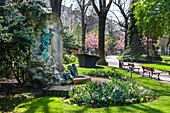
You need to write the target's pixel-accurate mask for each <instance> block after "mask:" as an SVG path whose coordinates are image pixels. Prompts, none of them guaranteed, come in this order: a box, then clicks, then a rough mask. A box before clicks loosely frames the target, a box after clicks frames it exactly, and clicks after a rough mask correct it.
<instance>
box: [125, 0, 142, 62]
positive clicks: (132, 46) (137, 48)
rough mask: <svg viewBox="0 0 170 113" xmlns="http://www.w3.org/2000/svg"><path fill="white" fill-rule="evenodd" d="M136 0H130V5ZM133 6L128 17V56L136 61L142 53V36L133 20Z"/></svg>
mask: <svg viewBox="0 0 170 113" xmlns="http://www.w3.org/2000/svg"><path fill="white" fill-rule="evenodd" d="M136 1H137V0H132V4H133V3H135V2H136ZM134 8H135V7H134V6H133V7H132V8H131V10H130V15H129V18H130V19H129V21H130V22H129V28H128V47H129V48H128V49H129V50H127V51H129V53H128V54H130V55H131V56H133V57H135V58H136V59H137V58H138V57H139V56H140V55H142V54H143V53H144V48H143V46H142V45H143V44H142V42H141V41H142V34H141V33H140V32H139V31H138V29H137V26H136V25H135V24H136V19H135V18H134V14H133V12H134Z"/></svg>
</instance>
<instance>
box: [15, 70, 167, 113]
mask: <svg viewBox="0 0 170 113" xmlns="http://www.w3.org/2000/svg"><path fill="white" fill-rule="evenodd" d="M100 69H101V70H106V71H107V70H111V69H114V70H115V71H117V72H118V73H121V74H123V75H127V76H130V73H129V72H126V71H124V70H121V69H118V68H113V67H102V68H100ZM78 70H79V73H82V72H84V71H89V70H95V68H79V67H78ZM132 77H133V78H134V79H135V80H136V81H137V82H138V83H139V84H140V85H143V86H144V87H146V88H150V89H152V90H154V91H155V92H156V93H157V94H158V95H159V98H157V99H156V100H154V101H152V102H147V103H140V104H131V105H127V106H110V107H103V108H95V109H93V108H86V107H80V106H76V105H70V104H67V103H63V102H62V100H63V98H59V97H41V98H37V99H34V100H32V101H29V102H26V103H22V104H20V105H19V106H17V107H16V108H15V109H14V111H13V112H14V113H18V112H20V113H22V112H24V113H169V112H170V107H169V106H170V90H169V89H170V85H169V84H165V83H161V82H159V81H157V80H154V79H149V78H144V77H141V76H139V75H136V74H133V75H132Z"/></svg>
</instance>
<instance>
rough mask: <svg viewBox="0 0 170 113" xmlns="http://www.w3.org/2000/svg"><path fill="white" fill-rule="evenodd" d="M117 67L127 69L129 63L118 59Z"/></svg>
mask: <svg viewBox="0 0 170 113" xmlns="http://www.w3.org/2000/svg"><path fill="white" fill-rule="evenodd" d="M119 68H122V69H125V70H129V65H128V64H125V63H124V62H123V61H119Z"/></svg>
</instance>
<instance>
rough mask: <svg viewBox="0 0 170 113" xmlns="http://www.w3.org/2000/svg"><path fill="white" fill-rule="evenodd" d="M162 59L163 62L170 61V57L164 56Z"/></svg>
mask: <svg viewBox="0 0 170 113" xmlns="http://www.w3.org/2000/svg"><path fill="white" fill-rule="evenodd" d="M161 58H162V60H170V56H164V55H162V56H161Z"/></svg>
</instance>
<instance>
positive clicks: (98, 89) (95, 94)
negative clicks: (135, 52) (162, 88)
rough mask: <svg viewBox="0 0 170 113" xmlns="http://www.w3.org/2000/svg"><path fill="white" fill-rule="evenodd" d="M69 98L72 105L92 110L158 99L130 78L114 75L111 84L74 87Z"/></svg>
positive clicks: (102, 83) (92, 83) (89, 83)
mask: <svg viewBox="0 0 170 113" xmlns="http://www.w3.org/2000/svg"><path fill="white" fill-rule="evenodd" d="M69 96H70V100H71V102H72V103H74V104H78V105H80V106H81V105H84V106H88V107H94V108H96V107H106V106H118V105H127V104H133V103H140V102H148V101H153V100H155V99H156V98H157V97H158V96H157V94H155V93H154V92H153V91H152V90H150V89H146V88H144V87H143V86H140V85H138V84H137V83H136V82H135V81H134V80H133V79H132V78H128V77H126V76H123V75H119V74H116V75H114V77H113V78H112V82H107V83H106V82H101V81H95V82H87V83H86V84H84V85H79V86H74V87H72V88H71V90H70V91H69Z"/></svg>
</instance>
